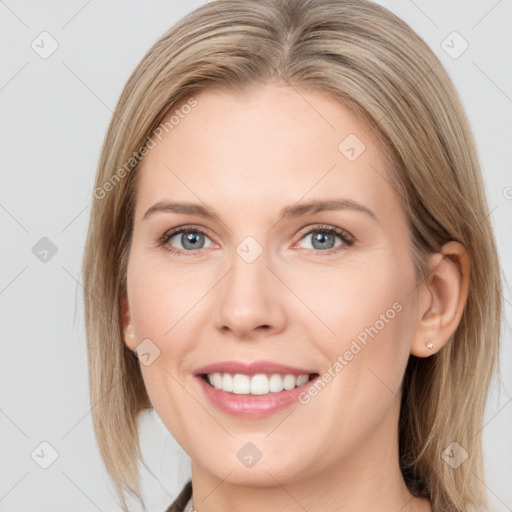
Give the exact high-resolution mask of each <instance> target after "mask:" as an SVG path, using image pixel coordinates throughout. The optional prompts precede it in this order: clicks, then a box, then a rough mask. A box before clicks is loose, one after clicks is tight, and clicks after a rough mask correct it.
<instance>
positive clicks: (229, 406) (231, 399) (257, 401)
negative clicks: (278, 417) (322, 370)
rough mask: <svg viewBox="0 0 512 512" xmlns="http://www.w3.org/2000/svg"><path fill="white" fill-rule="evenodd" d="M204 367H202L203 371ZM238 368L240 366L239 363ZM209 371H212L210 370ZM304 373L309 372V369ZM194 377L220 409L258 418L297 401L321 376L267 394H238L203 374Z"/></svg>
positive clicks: (241, 415)
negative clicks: (210, 381) (209, 379)
mask: <svg viewBox="0 0 512 512" xmlns="http://www.w3.org/2000/svg"><path fill="white" fill-rule="evenodd" d="M204 368H205V369H208V368H209V367H206V366H205V367H204ZM204 368H201V371H203V370H204ZM238 368H240V366H239V365H238ZM301 372H302V370H301ZM207 373H212V372H210V371H208V372H207ZM262 373H266V372H262ZM278 373H279V372H278ZM287 373H288V372H287ZM303 373H307V371H304V372H303ZM194 378H195V379H196V380H197V381H198V383H199V386H200V387H201V389H202V390H203V392H204V393H205V395H206V396H207V397H208V398H209V399H210V400H211V402H212V403H213V404H214V405H216V406H217V407H218V408H219V409H220V410H222V411H224V412H227V413H229V414H232V415H235V416H240V417H244V418H250V419H256V418H263V417H266V416H270V415H271V414H274V413H276V412H278V411H280V410H281V409H284V408H285V407H286V406H288V405H291V404H293V403H294V402H297V401H298V398H299V395H300V394H301V393H303V392H305V391H306V390H307V388H308V387H309V386H310V385H312V384H313V383H314V382H315V381H316V380H317V379H318V378H320V376H319V375H317V376H316V377H314V378H313V379H311V380H310V381H308V382H306V384H304V385H302V386H297V387H295V388H294V389H290V390H289V391H286V390H283V391H280V392H279V393H268V394H266V395H237V394H235V393H230V392H228V391H222V390H220V389H217V388H215V387H213V386H211V385H210V384H209V383H207V382H206V380H205V378H204V377H202V376H201V375H195V376H194Z"/></svg>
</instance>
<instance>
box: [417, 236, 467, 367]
mask: <svg viewBox="0 0 512 512" xmlns="http://www.w3.org/2000/svg"><path fill="white" fill-rule="evenodd" d="M429 267H430V272H429V274H428V278H427V280H426V281H425V282H424V283H423V284H422V287H421V288H422V289H421V291H420V295H421V296H422V300H420V301H419V310H418V315H419V320H418V321H419V325H418V329H417V331H416V334H415V336H414V339H413V340H412V344H411V354H412V355H414V356H416V357H428V356H430V355H432V354H433V353H435V352H437V351H438V350H440V349H441V348H442V347H443V346H444V345H445V344H446V343H447V342H448V341H449V340H450V339H451V337H452V335H453V334H454V332H455V330H456V329H457V327H458V326H459V324H460V321H461V318H462V313H463V312H464V307H465V305H466V301H467V297H468V289H469V273H470V261H469V255H468V253H467V251H466V248H465V247H464V246H463V245H462V244H461V243H459V242H455V241H451V242H447V243H446V244H444V245H443V247H442V248H441V252H440V253H437V254H433V255H432V256H431V258H430V262H429Z"/></svg>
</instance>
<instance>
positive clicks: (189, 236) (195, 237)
mask: <svg viewBox="0 0 512 512" xmlns="http://www.w3.org/2000/svg"><path fill="white" fill-rule="evenodd" d="M202 236H203V235H201V234H200V233H185V234H183V236H182V243H183V247H185V249H194V248H197V247H198V246H199V245H200V240H201V237H202ZM187 244H191V245H187Z"/></svg>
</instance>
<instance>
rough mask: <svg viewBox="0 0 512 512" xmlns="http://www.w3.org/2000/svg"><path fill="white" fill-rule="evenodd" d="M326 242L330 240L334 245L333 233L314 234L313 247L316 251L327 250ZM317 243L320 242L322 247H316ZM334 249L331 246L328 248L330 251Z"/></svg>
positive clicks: (318, 232) (319, 232)
mask: <svg viewBox="0 0 512 512" xmlns="http://www.w3.org/2000/svg"><path fill="white" fill-rule="evenodd" d="M326 240H330V241H332V242H333V244H334V235H333V234H332V233H325V232H321V231H317V232H316V233H315V234H313V247H314V248H315V249H325V247H326V245H325V242H326ZM315 242H319V243H320V246H318V247H315ZM322 244H323V245H322ZM332 247H334V245H332V246H329V247H327V248H328V249H332Z"/></svg>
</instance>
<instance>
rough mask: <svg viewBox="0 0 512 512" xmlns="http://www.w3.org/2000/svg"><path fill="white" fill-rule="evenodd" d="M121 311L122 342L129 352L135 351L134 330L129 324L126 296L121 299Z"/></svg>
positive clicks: (129, 316)
mask: <svg viewBox="0 0 512 512" xmlns="http://www.w3.org/2000/svg"><path fill="white" fill-rule="evenodd" d="M121 311H122V314H123V334H124V342H125V344H126V346H127V347H128V348H129V349H130V350H132V351H133V350H135V348H136V346H137V343H136V338H135V330H134V328H133V325H132V324H131V314H130V306H129V304H128V299H127V297H126V295H124V296H123V298H122V299H121Z"/></svg>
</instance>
